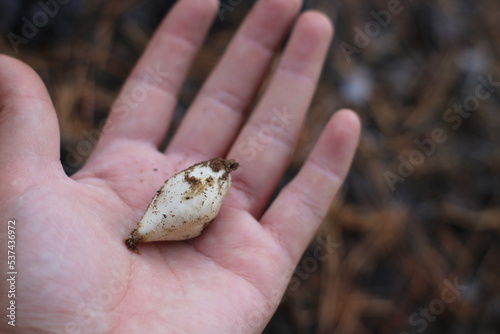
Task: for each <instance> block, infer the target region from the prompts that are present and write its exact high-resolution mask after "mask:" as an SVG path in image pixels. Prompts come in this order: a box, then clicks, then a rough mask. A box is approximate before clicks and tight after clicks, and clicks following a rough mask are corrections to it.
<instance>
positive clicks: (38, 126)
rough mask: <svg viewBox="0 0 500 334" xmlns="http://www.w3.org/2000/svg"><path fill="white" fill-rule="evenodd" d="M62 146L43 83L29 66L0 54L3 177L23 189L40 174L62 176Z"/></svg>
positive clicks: (53, 111)
mask: <svg viewBox="0 0 500 334" xmlns="http://www.w3.org/2000/svg"><path fill="white" fill-rule="evenodd" d="M59 145H60V143H59V125H58V122H57V116H56V113H55V110H54V107H53V105H52V102H51V99H50V96H49V94H48V92H47V90H46V88H45V85H44V84H43V82H42V80H41V79H40V77H39V76H38V75H37V74H36V73H35V72H34V71H33V70H32V69H31V68H30V67H29V66H27V65H26V64H24V63H22V62H20V61H18V60H16V59H13V58H10V57H7V56H4V55H0V157H1V158H0V175H2V176H3V177H7V178H8V179H9V181H10V182H7V184H9V185H14V184H15V185H17V186H21V189H22V188H24V187H23V185H24V186H29V185H30V184H32V182H33V180H35V178H34V176H38V177H39V176H40V173H42V174H43V173H46V172H49V173H50V174H52V175H54V174H59V173H61V172H62V173H63V171H62V167H61V164H60V158H59ZM2 183H3V184H5V182H2ZM18 189H19V188H18Z"/></svg>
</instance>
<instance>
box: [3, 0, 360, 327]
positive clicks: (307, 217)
mask: <svg viewBox="0 0 500 334" xmlns="http://www.w3.org/2000/svg"><path fill="white" fill-rule="evenodd" d="M299 7H300V4H299V2H298V1H290V0H269V1H264V0H261V1H259V2H258V3H257V4H256V5H255V8H254V9H253V10H252V12H251V13H250V14H249V16H248V18H247V19H246V20H245V22H244V23H243V25H242V26H241V28H240V29H239V31H238V32H237V34H236V36H235V37H234V38H233V40H232V42H231V44H230V45H229V47H228V49H227V51H226V53H225V54H224V56H223V57H222V59H221V61H220V63H219V65H218V66H217V67H216V68H215V70H214V71H213V73H212V75H211V76H210V77H209V78H208V80H207V81H206V83H205V84H204V86H203V87H202V89H201V91H200V93H199V94H198V96H197V98H196V99H195V101H194V102H193V104H192V106H191V108H190V110H189V112H188V113H187V115H186V116H185V118H184V120H183V122H182V124H181V126H180V128H179V129H178V131H177V133H176V134H175V137H174V138H173V140H172V141H171V142H170V145H169V146H168V148H167V149H166V151H165V152H160V151H159V150H158V145H159V143H160V142H161V141H162V138H163V137H164V135H165V134H166V132H167V129H168V126H169V123H170V120H171V118H172V113H173V111H174V107H175V105H176V103H177V95H178V93H179V90H180V89H181V87H182V83H183V80H184V78H185V76H186V73H187V72H188V70H189V68H190V65H191V61H192V60H193V58H194V56H195V52H196V51H197V49H198V48H199V47H200V44H201V43H202V41H203V39H204V35H205V34H206V32H207V30H208V28H209V25H210V24H211V21H212V19H213V17H214V16H215V15H216V9H217V6H216V4H215V2H214V1H212V0H211V1H206V0H204V1H199V0H180V1H179V2H178V3H177V5H176V6H175V7H174V8H173V9H172V11H171V12H170V14H169V16H168V17H167V18H166V19H165V20H164V22H163V23H162V25H161V26H160V28H159V29H158V31H157V32H156V34H155V36H154V37H153V39H152V41H151V43H150V45H149V47H148V48H147V50H146V52H145V53H144V55H143V56H142V58H141V59H140V61H139V62H138V64H137V66H136V67H135V69H134V70H133V72H132V73H131V75H130V77H129V79H128V80H127V82H126V83H125V86H124V88H123V90H122V92H121V93H120V98H119V99H118V101H117V103H116V104H115V105H114V106H113V108H112V111H111V113H110V115H109V118H108V120H107V123H106V126H105V127H104V128H103V129H102V133H101V138H100V140H99V142H98V144H97V146H96V147H95V149H94V151H93V153H92V155H91V156H90V157H89V159H88V161H87V163H86V165H85V166H84V167H83V168H82V169H81V170H80V171H79V172H77V173H76V174H75V175H74V176H73V177H71V178H69V177H67V176H66V175H65V173H64V171H63V169H62V167H61V164H60V157H59V145H60V143H59V140H60V139H59V129H58V122H57V118H56V114H55V112H54V108H53V106H52V104H51V101H50V98H49V95H48V94H47V91H46V89H45V87H44V86H43V83H42V82H41V80H40V79H39V78H38V77H37V76H36V74H35V73H34V72H33V71H32V70H31V69H30V68H29V67H27V66H26V65H24V64H22V63H20V62H19V61H17V60H14V59H11V58H8V57H5V56H2V57H0V108H1V109H0V156H1V157H2V159H1V162H0V175H1V177H2V182H1V184H2V188H1V193H0V212H2V217H3V218H2V221H3V222H5V224H6V223H7V220H8V219H9V218H15V219H16V236H17V239H16V240H17V244H16V254H17V255H16V256H17V258H16V261H17V267H16V269H17V271H18V275H17V282H16V299H15V301H16V307H17V308H16V313H17V315H18V317H17V320H16V327H15V328H14V327H11V326H8V325H7V324H6V321H5V317H4V319H3V320H2V321H1V325H0V326H1V327H0V329H2V330H3V331H8V332H10V333H16V332H19V333H35V332H36V333H39V332H44V333H45V332H50V333H108V332H112V333H259V332H261V331H262V329H263V328H264V327H265V325H266V323H267V322H268V321H269V319H270V318H271V316H272V314H273V312H274V311H275V309H276V307H277V305H278V303H279V301H280V298H281V297H282V295H283V293H284V291H285V288H286V286H287V282H288V280H289V278H290V276H291V274H292V272H293V270H294V267H295V266H296V264H297V262H298V260H299V258H300V256H301V254H302V252H303V251H304V249H305V247H306V246H307V244H308V242H309V241H310V239H311V238H312V236H313V234H314V233H315V231H316V229H317V228H318V226H319V224H320V223H321V221H322V219H323V217H324V216H325V214H326V212H327V209H328V207H329V205H330V203H331V201H332V199H333V197H334V196H335V194H336V192H337V191H338V189H339V186H340V184H341V183H342V181H343V179H344V177H345V175H346V173H347V170H348V167H349V164H350V162H351V159H352V156H353V152H354V150H355V147H356V144H357V140H358V135H359V122H358V119H357V117H356V116H355V115H354V114H353V113H352V112H350V111H340V112H337V113H336V114H335V115H334V116H333V117H332V119H331V120H330V121H329V122H328V124H327V125H326V127H325V129H324V131H323V133H322V135H321V137H320V139H319V141H318V143H317V144H316V146H315V148H314V149H313V151H312V153H311V155H310V156H309V158H308V159H307V161H306V162H305V164H304V166H303V167H302V169H301V171H300V172H299V174H298V175H297V176H296V177H295V178H294V179H293V181H291V182H290V184H288V185H287V186H286V187H285V188H284V189H283V190H282V191H281V192H280V194H279V195H278V196H277V198H276V199H275V200H274V201H273V203H272V204H271V205H270V206H269V207H268V208H267V210H265V208H266V207H267V205H268V202H269V200H270V197H271V195H272V193H273V191H274V190H275V188H276V186H277V184H278V182H279V180H280V178H281V177H282V176H283V173H284V171H285V169H286V167H287V161H288V160H289V158H290V156H291V153H292V150H293V148H294V145H295V142H296V140H297V136H298V134H299V131H300V127H301V124H302V122H303V119H304V116H305V114H306V110H307V109H308V106H309V103H310V101H311V97H312V94H313V92H314V89H315V86H316V83H317V80H318V77H319V74H320V71H321V67H322V63H323V61H324V58H325V54H326V52H327V48H328V45H329V42H330V39H331V35H332V26H331V23H330V22H329V21H328V19H327V18H326V17H325V16H323V15H322V14H320V13H317V12H307V13H305V14H302V15H300V17H299V18H298V20H297V21H296V22H295V24H294V27H293V29H292V34H291V37H290V39H289V41H288V43H287V46H286V48H285V51H284V53H283V56H282V58H281V60H280V62H279V65H278V66H277V69H276V71H275V73H274V74H273V76H272V80H271V81H270V82H269V85H268V87H267V89H266V92H265V93H264V95H263V96H262V98H261V99H260V101H259V103H258V104H257V106H256V107H255V108H254V110H253V112H252V114H251V116H250V117H249V118H248V120H247V121H245V119H246V118H245V114H244V111H245V110H246V109H247V108H249V106H250V105H251V103H252V100H253V99H254V97H255V95H256V93H257V91H258V89H259V87H260V85H261V84H262V80H263V78H264V76H265V75H266V73H267V71H268V67H269V65H270V62H271V60H272V57H273V56H274V55H275V51H276V50H277V48H278V47H279V45H280V42H282V41H283V39H284V37H285V35H286V34H287V32H288V31H289V29H291V25H292V24H293V23H294V20H295V18H296V15H297V13H298V10H299ZM217 156H221V157H227V158H231V159H235V160H236V161H238V162H239V163H240V169H238V170H237V171H236V172H234V173H233V186H232V188H231V191H230V194H229V195H228V197H227V198H226V200H225V202H224V205H223V207H222V209H221V212H220V214H219V216H218V217H217V219H216V220H215V221H214V222H213V223H212V224H211V225H210V226H209V227H208V229H207V230H206V231H205V233H204V234H203V235H202V236H200V237H198V238H195V239H192V240H188V241H180V242H157V243H149V244H140V245H139V247H140V251H141V254H139V255H138V254H136V253H133V252H131V251H129V250H128V249H127V248H126V246H125V244H124V242H123V240H124V239H125V238H126V237H127V236H128V234H129V233H130V231H131V230H132V229H133V228H135V226H136V224H137V222H138V220H139V219H140V218H141V215H142V213H143V212H144V211H145V209H146V207H147V205H148V203H149V201H150V200H151V197H152V196H153V195H154V193H155V191H156V190H158V189H159V188H160V187H161V185H162V184H163V183H164V181H165V180H166V179H167V178H168V177H170V176H171V175H173V174H174V173H175V172H176V171H179V170H181V169H183V168H186V167H188V166H190V165H192V164H194V163H196V162H199V161H202V160H207V159H210V158H212V157H217ZM3 229H4V230H5V231H7V227H6V226H4V227H3ZM2 233H5V232H2ZM1 249H2V252H6V250H7V244H6V240H2V246H1ZM5 255H6V254H5ZM3 258H4V259H5V258H6V257H3ZM4 263H6V261H2V266H5V264H4ZM6 269H7V268H5V267H4V268H3V269H2V270H3V272H4V273H5V272H7V271H8V270H6ZM1 294H2V298H4V296H7V290H5V287H3V288H2V291H1Z"/></svg>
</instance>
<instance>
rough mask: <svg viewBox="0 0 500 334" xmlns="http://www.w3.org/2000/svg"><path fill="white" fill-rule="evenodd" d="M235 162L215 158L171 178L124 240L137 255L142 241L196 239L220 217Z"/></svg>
mask: <svg viewBox="0 0 500 334" xmlns="http://www.w3.org/2000/svg"><path fill="white" fill-rule="evenodd" d="M236 168H238V163H237V162H235V161H234V160H224V159H221V158H214V159H212V160H209V161H204V162H200V163H198V164H196V165H194V166H191V167H189V168H188V169H185V170H183V171H181V172H179V173H177V174H175V175H174V176H173V177H171V178H170V179H168V180H167V181H166V182H165V184H164V185H163V186H162V187H161V189H160V190H159V191H158V192H157V193H156V195H155V196H154V197H153V199H152V200H151V203H150V204H149V206H148V208H147V210H146V212H145V213H144V216H143V217H142V218H141V220H140V221H139V224H138V225H137V227H136V228H135V229H134V230H133V231H132V232H131V233H130V235H129V237H128V238H127V239H126V240H125V244H126V245H127V247H128V248H129V249H130V250H133V251H136V252H137V244H138V243H140V242H150V241H165V240H186V239H191V238H194V237H197V236H198V235H200V234H201V232H203V230H204V229H205V227H207V225H208V224H209V223H210V222H211V221H212V220H213V219H214V218H215V217H216V216H217V214H218V213H219V210H220V207H221V205H222V201H223V200H224V197H226V195H227V193H228V192H229V188H230V187H231V174H230V172H231V171H233V170H235V169H236Z"/></svg>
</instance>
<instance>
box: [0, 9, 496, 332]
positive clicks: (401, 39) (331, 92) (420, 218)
mask: <svg viewBox="0 0 500 334" xmlns="http://www.w3.org/2000/svg"><path fill="white" fill-rule="evenodd" d="M173 2H174V1H171V0H147V1H138V0H110V1H103V0H100V1H99V0H64V1H62V0H60V1H58V3H60V6H59V8H58V9H57V13H55V14H54V15H51V8H42V6H41V5H40V3H47V1H45V2H44V1H41V2H39V1H28V0H24V1H21V0H18V1H11V0H0V29H1V31H2V35H3V38H2V39H1V40H0V52H1V53H5V54H9V55H12V56H15V57H17V58H19V59H21V60H23V61H25V62H26V63H28V64H29V65H31V66H32V67H33V68H34V69H35V70H36V71H37V72H38V73H39V75H40V76H41V77H42V78H43V80H44V81H45V83H46V85H47V86H48V89H49V92H50V94H51V96H52V98H53V101H54V104H55V106H56V109H57V112H58V115H59V122H60V126H61V139H62V143H61V160H62V162H63V164H64V165H65V170H66V171H67V173H68V174H72V173H74V172H75V171H76V170H77V169H78V168H79V166H81V164H82V163H83V162H84V160H85V158H86V156H85V154H83V155H81V159H76V160H75V159H70V155H71V154H72V152H74V151H75V149H76V147H77V144H78V143H79V142H81V141H82V140H88V136H89V133H91V132H92V130H94V129H98V126H99V124H100V123H101V121H102V120H103V119H105V118H106V116H107V113H108V110H109V107H110V105H111V104H112V102H113V100H114V98H115V97H116V96H117V93H118V90H119V88H120V87H121V85H122V84H123V82H124V80H125V79H126V77H127V75H128V73H129V72H130V70H131V68H132V66H133V65H134V63H135V61H136V60H137V58H138V57H139V56H140V54H141V53H142V51H143V50H144V48H145V46H146V44H147V42H148V40H149V39H150V37H151V34H152V33H153V31H154V29H155V27H157V25H158V24H159V22H160V20H161V19H162V18H163V16H164V15H165V14H166V13H167V12H168V10H169V9H170V7H171V6H172V4H173ZM63 3H64V4H63ZM223 3H224V4H225V6H226V9H227V10H226V11H224V12H220V13H219V14H220V15H219V17H218V18H217V19H216V21H215V22H214V25H213V28H212V31H211V33H210V35H209V37H208V40H207V42H206V44H205V46H204V47H203V49H202V50H201V52H200V54H199V56H198V59H197V61H196V62H195V64H194V67H193V69H192V71H191V73H190V75H189V78H188V80H187V82H186V84H185V87H184V90H183V92H182V95H181V97H180V102H179V106H178V110H177V113H176V116H175V119H174V125H173V128H172V130H175V127H176V126H177V125H178V123H179V121H180V119H181V118H182V115H183V113H184V112H185V110H186V109H187V107H188V106H189V103H190V101H191V100H192V99H193V97H194V95H195V94H196V92H197V90H198V89H199V88H200V85H201V84H202V82H203V81H204V79H205V78H206V77H207V75H208V74H209V72H210V70H211V69H212V68H213V67H214V65H215V64H216V62H217V60H218V59H219V58H220V56H221V54H222V52H223V51H224V48H225V46H226V45H227V43H228V41H229V39H230V37H231V36H232V35H233V34H234V32H235V30H236V28H237V27H238V25H239V24H240V23H241V22H242V20H243V18H244V16H245V14H246V13H248V11H249V9H250V8H251V6H252V5H253V3H254V1H251V0H238V1H236V0H231V1H228V0H223ZM307 9H319V10H321V11H323V12H325V13H327V15H329V16H330V17H331V18H332V20H334V22H335V27H336V36H335V40H334V42H333V44H332V46H331V50H330V53H329V56H328V59H327V61H326V64H325V69H324V73H323V76H322V79H321V83H320V85H319V88H318V91H317V94H316V96H315V99H314V102H313V104H312V106H311V112H310V114H309V116H308V118H307V122H306V125H305V126H304V129H303V131H302V135H301V138H300V141H299V145H298V147H297V150H296V152H295V154H294V156H293V159H292V164H291V167H290V169H289V171H288V172H287V175H286V177H285V179H284V181H283V184H285V183H286V182H287V181H289V180H290V179H291V178H292V177H293V176H294V175H295V173H296V172H297V171H298V169H299V168H300V165H301V163H302V162H303V161H304V158H305V157H306V155H307V153H308V152H309V151H310V149H311V148H312V145H313V144H314V142H315V140H316V139H317V138H318V136H319V133H320V131H321V130H322V128H323V126H324V124H325V123H326V120H327V119H328V118H329V117H330V116H331V115H332V114H333V113H334V112H335V110H337V109H338V108H340V107H351V108H354V109H355V110H356V111H357V113H358V114H359V116H360V118H361V119H362V122H363V134H362V139H361V142H360V145H359V149H358V151H357V155H356V157H355V160H354V164H353V167H352V170H351V172H350V174H349V176H348V179H347V181H346V183H345V185H344V186H343V188H342V191H341V194H340V195H339V196H338V197H337V199H336V200H335V203H334V204H333V205H332V207H331V210H330V212H329V214H328V216H327V218H326V219H325V221H324V223H323V225H322V227H321V230H320V231H319V233H318V235H317V236H316V237H315V238H314V239H313V240H312V242H311V245H310V247H309V249H308V250H307V252H306V253H305V254H304V256H303V258H302V260H301V261H300V262H299V265H298V267H297V270H296V272H295V275H294V276H293V278H292V280H291V282H290V286H289V289H288V291H287V293H286V295H285V297H284V299H283V302H282V303H281V305H280V307H279V309H278V310H277V312H276V314H275V316H274V317H273V319H272V321H271V322H270V324H269V325H268V327H267V328H266V330H265V333H267V334H277V333H280V334H295V333H342V334H344V333H346V334H350V333H357V334H365V333H366V334H368V333H391V334H392V333H396V334H407V333H412V334H413V333H427V334H433V333H454V334H462V333H463V334H465V333H481V334H490V333H500V237H499V232H500V149H499V147H500V146H499V145H500V117H499V112H500V54H499V53H500V26H499V25H498V20H499V19H500V2H499V1H497V0H476V1H473V0H434V1H426V0H420V1H416V0H413V1H412V0H399V1H398V0H365V1H348V0H306V1H305V3H304V10H307ZM41 13H42V14H41ZM43 13H46V14H43ZM26 22H28V23H26ZM33 22H35V23H37V26H34V27H33V26H32V27H29V23H33ZM166 141H168V138H167V139H166ZM332 145H335V143H332ZM235 293H237V292H235Z"/></svg>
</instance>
